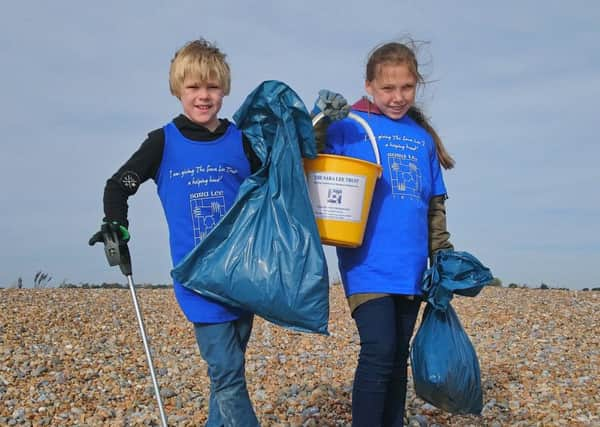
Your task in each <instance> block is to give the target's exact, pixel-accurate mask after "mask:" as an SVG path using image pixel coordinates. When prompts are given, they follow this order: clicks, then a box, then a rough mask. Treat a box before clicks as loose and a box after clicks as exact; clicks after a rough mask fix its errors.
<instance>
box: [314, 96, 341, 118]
mask: <svg viewBox="0 0 600 427" xmlns="http://www.w3.org/2000/svg"><path fill="white" fill-rule="evenodd" d="M321 111H322V112H323V114H324V115H325V116H326V117H328V118H329V119H330V120H342V119H344V118H346V116H348V113H349V112H350V105H349V104H348V101H346V98H344V97H343V96H342V95H340V94H339V93H336V92H331V91H330V90H327V89H321V90H320V91H319V96H318V98H317V100H316V101H315V106H314V107H313V111H312V113H313V115H317V114H318V113H320V112H321Z"/></svg>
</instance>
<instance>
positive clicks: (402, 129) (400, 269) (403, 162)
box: [325, 111, 446, 296]
mask: <svg viewBox="0 0 600 427" xmlns="http://www.w3.org/2000/svg"><path fill="white" fill-rule="evenodd" d="M354 113H356V114H358V115H360V116H361V117H362V118H364V119H365V120H366V121H367V122H368V123H369V125H370V126H371V129H372V130H373V134H374V135H375V139H376V141H377V146H378V148H379V153H380V157H381V166H382V167H383V172H382V175H381V178H379V179H378V180H377V183H376V185H375V192H374V194H373V201H372V204H371V210H370V212H369V219H368V222H367V225H366V230H365V238H364V241H363V244H362V246H360V247H358V248H355V249H349V248H338V249H337V254H338V262H339V268H340V273H341V279H342V282H343V284H344V289H345V291H346V295H348V296H349V295H352V294H358V293H390V294H403V295H420V294H421V289H420V284H421V278H422V276H423V272H424V271H425V268H426V267H427V257H428V251H429V248H428V246H429V222H428V210H429V200H430V199H431V197H433V196H438V195H442V194H446V187H445V185H444V180H443V177H442V172H441V169H440V163H439V161H438V158H437V154H436V151H435V143H434V142H433V138H432V137H431V135H429V133H427V132H426V131H425V129H423V128H422V127H421V126H419V125H418V124H417V123H416V122H415V121H414V120H413V119H411V118H410V117H408V116H407V115H405V116H404V117H402V118H401V119H398V120H392V119H390V118H388V117H386V116H384V115H380V114H373V113H371V114H368V113H363V112H359V111H354ZM325 151H326V152H327V153H330V154H338V155H343V156H350V157H355V158H359V159H363V160H367V161H370V162H373V163H375V161H376V160H375V155H374V154H373V150H372V148H371V144H370V142H369V139H368V137H367V135H366V132H365V131H364V129H363V127H362V126H361V125H360V124H358V123H357V122H356V121H354V120H352V119H349V118H348V119H344V120H342V121H339V122H334V123H333V124H331V126H329V129H328V131H327V147H326V150H325Z"/></svg>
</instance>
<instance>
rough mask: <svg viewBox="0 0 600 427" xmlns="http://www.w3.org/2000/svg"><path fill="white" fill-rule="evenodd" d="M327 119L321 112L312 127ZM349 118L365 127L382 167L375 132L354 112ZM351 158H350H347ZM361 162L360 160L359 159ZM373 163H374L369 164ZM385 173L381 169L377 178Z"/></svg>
mask: <svg viewBox="0 0 600 427" xmlns="http://www.w3.org/2000/svg"><path fill="white" fill-rule="evenodd" d="M323 117H325V114H324V113H323V112H322V111H321V112H319V113H318V114H317V115H316V116H315V117H314V118H313V119H312V125H313V127H314V126H315V125H316V124H317V123H318V122H319V121H320V120H321V119H322V118H323ZM348 118H350V119H352V120H354V121H355V122H357V123H358V124H359V125H361V126H362V127H363V129H364V130H365V132H366V133H367V137H368V138H369V142H370V143H371V149H372V150H373V154H374V155H375V161H376V162H377V165H378V166H380V167H381V156H380V155H379V147H377V140H376V139H375V135H374V134H373V130H372V129H371V126H369V124H368V123H367V121H366V120H365V119H363V118H362V117H360V116H359V115H358V114H355V113H353V112H349V113H348ZM347 157H350V156H347ZM359 160H360V159H359ZM369 163H372V162H369ZM382 171H383V168H381V169H380V171H379V176H378V177H377V178H380V177H381V172H382Z"/></svg>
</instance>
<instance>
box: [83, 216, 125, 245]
mask: <svg viewBox="0 0 600 427" xmlns="http://www.w3.org/2000/svg"><path fill="white" fill-rule="evenodd" d="M112 232H116V233H117V236H118V237H119V240H120V241H121V242H125V243H127V242H128V241H129V239H130V238H131V235H130V234H129V230H127V227H125V226H124V225H122V224H120V223H119V222H118V221H104V222H103V223H102V225H101V226H100V231H98V232H96V233H94V235H93V236H92V237H91V238H90V240H89V241H88V244H89V245H90V246H93V245H95V244H96V243H99V242H104V237H103V236H104V234H108V233H112Z"/></svg>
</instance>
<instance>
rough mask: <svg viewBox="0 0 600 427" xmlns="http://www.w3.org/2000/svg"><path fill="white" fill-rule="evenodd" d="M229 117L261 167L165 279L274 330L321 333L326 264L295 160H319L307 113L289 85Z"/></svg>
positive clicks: (265, 90)
mask: <svg viewBox="0 0 600 427" xmlns="http://www.w3.org/2000/svg"><path fill="white" fill-rule="evenodd" d="M233 118H234V120H235V122H236V124H237V127H238V128H239V129H240V130H241V131H242V132H243V134H244V135H245V136H246V137H247V138H248V140H249V141H250V143H251V145H252V148H253V149H254V151H255V153H256V155H257V156H258V157H259V159H260V160H261V162H262V166H261V168H260V169H259V170H258V171H256V172H255V173H254V174H252V175H251V176H249V177H248V178H246V180H245V181H244V182H243V183H242V185H241V187H240V189H239V193H238V196H237V199H236V201H235V202H234V204H233V206H232V207H231V209H230V210H229V211H228V212H227V213H226V215H224V216H223V218H222V219H221V221H220V222H219V224H217V226H216V227H215V228H214V229H213V230H212V231H211V232H210V233H209V234H208V235H207V236H206V238H205V239H204V240H203V241H202V242H201V243H200V244H199V245H198V246H196V247H195V248H194V249H193V250H192V251H191V252H190V253H189V254H188V255H187V256H186V257H185V258H184V259H183V260H182V261H181V262H180V263H179V264H178V265H177V266H175V268H174V269H173V270H172V272H171V275H172V277H173V278H174V279H175V280H177V281H179V283H181V284H182V285H183V286H185V287H187V288H189V289H192V290H194V291H196V292H198V293H199V294H201V295H203V296H205V297H208V298H211V299H213V300H216V301H219V302H221V303H225V304H228V305H230V306H233V307H239V308H242V309H245V310H248V311H251V312H254V313H256V314H257V315H259V316H261V317H263V318H264V319H266V320H268V321H270V322H272V323H275V324H277V325H281V326H284V327H287V328H290V329H293V330H297V331H303V332H316V333H320V334H325V335H327V334H328V331H327V323H328V318H329V277H328V272H327V262H326V260H325V255H324V253H323V246H322V245H321V240H320V238H319V233H318V230H317V226H316V223H315V219H314V216H313V210H312V207H311V204H310V199H309V197H308V190H307V187H306V180H305V177H304V170H303V167H302V159H301V155H302V156H305V157H309V158H313V157H315V156H316V154H317V151H316V146H315V139H314V134H313V128H312V123H311V118H310V116H309V114H308V111H307V110H306V107H305V105H304V104H303V102H302V101H301V99H300V98H299V97H298V95H297V94H296V93H295V92H294V91H293V90H292V89H291V88H290V87H288V86H287V85H285V84H284V83H282V82H278V81H266V82H263V83H261V84H260V85H259V86H258V87H257V88H256V89H255V90H254V91H253V92H252V93H251V94H250V95H248V97H247V98H246V100H245V101H244V103H243V105H242V106H241V107H240V109H239V110H238V111H237V112H236V113H235V115H234V117H233Z"/></svg>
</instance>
